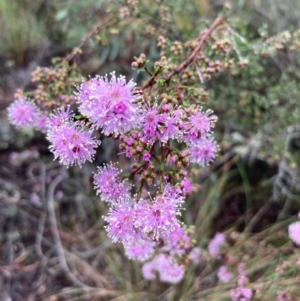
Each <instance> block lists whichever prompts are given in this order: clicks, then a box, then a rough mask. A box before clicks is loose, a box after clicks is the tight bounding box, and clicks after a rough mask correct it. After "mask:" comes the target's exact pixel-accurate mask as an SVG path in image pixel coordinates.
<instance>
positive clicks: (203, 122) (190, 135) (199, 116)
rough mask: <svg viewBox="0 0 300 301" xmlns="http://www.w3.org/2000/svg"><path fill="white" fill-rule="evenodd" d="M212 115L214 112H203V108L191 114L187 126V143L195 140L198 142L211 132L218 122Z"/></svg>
mask: <svg viewBox="0 0 300 301" xmlns="http://www.w3.org/2000/svg"><path fill="white" fill-rule="evenodd" d="M212 113H213V111H212V110H207V111H206V112H202V108H197V110H195V111H194V112H192V113H190V116H189V118H188V122H187V125H186V135H185V141H187V142H188V143H190V142H191V141H193V140H198V139H200V138H203V137H205V136H206V134H207V133H209V132H210V131H211V128H212V127H213V126H214V124H215V122H216V121H217V117H216V116H215V115H212V116H210V115H211V114H212Z"/></svg>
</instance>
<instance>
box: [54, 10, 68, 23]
mask: <svg viewBox="0 0 300 301" xmlns="http://www.w3.org/2000/svg"><path fill="white" fill-rule="evenodd" d="M67 15H68V10H67V9H62V10H60V11H58V12H57V13H56V15H55V20H56V21H58V22H59V21H62V20H63V19H65V18H66V16H67Z"/></svg>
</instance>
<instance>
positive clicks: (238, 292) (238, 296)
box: [230, 264, 253, 301]
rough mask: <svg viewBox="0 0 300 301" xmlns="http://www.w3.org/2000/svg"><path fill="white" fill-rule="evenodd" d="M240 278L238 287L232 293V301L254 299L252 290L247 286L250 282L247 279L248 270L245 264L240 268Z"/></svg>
mask: <svg viewBox="0 0 300 301" xmlns="http://www.w3.org/2000/svg"><path fill="white" fill-rule="evenodd" d="M238 271H239V274H240V277H239V279H238V287H237V288H235V289H232V290H231V291H230V296H231V300H232V301H248V300H251V299H252V296H253V293H252V290H251V289H250V288H246V287H245V285H246V283H247V282H248V278H247V277H246V270H245V267H244V265H243V264H240V265H239V267H238Z"/></svg>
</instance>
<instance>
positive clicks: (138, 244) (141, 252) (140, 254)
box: [123, 238, 155, 262]
mask: <svg viewBox="0 0 300 301" xmlns="http://www.w3.org/2000/svg"><path fill="white" fill-rule="evenodd" d="M123 244H124V248H125V254H126V255H127V257H128V258H129V259H133V260H138V261H141V262H143V261H146V260H148V259H149V258H150V257H151V256H152V255H153V253H154V247H155V243H154V242H153V241H151V240H145V239H142V238H138V239H134V240H128V241H123Z"/></svg>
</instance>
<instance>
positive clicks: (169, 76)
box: [165, 17, 224, 84]
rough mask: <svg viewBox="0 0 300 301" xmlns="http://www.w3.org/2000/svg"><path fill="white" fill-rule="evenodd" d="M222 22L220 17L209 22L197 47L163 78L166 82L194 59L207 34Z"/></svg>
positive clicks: (207, 36)
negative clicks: (209, 24)
mask: <svg viewBox="0 0 300 301" xmlns="http://www.w3.org/2000/svg"><path fill="white" fill-rule="evenodd" d="M223 22H224V20H223V19H222V18H221V17H217V18H216V19H215V21H214V22H213V23H212V24H211V26H210V27H209V28H208V29H207V30H206V31H205V33H204V34H203V36H202V37H201V39H200V41H199V43H198V45H197V47H196V48H195V49H194V51H193V52H192V53H191V54H190V55H189V56H188V57H187V58H186V59H185V60H184V61H183V62H182V63H181V64H180V65H178V66H177V67H176V68H174V70H173V71H172V72H171V73H170V74H169V75H168V76H167V77H166V78H165V80H166V83H167V84H168V83H169V82H170V80H171V78H172V77H173V76H174V75H175V74H178V73H180V72H181V71H182V70H184V69H185V68H186V67H187V66H188V65H189V64H190V63H191V62H192V61H193V60H194V59H195V57H196V55H197V54H198V52H199V51H200V50H201V49H202V47H203V46H204V44H205V42H206V40H207V39H208V38H209V36H210V35H211V34H212V32H213V31H214V30H215V29H216V28H217V27H218V26H220V25H221V24H222V23H223Z"/></svg>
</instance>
